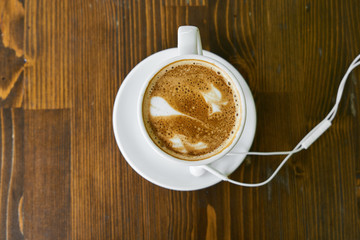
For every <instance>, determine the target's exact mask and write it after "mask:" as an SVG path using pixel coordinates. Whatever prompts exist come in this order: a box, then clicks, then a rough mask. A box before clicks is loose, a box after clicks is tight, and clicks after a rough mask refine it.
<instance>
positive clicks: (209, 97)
mask: <svg viewBox="0 0 360 240" xmlns="http://www.w3.org/2000/svg"><path fill="white" fill-rule="evenodd" d="M201 94H202V96H203V97H204V99H205V101H206V103H207V104H209V105H211V112H210V114H213V113H216V112H221V105H226V104H227V101H223V100H222V94H221V92H220V91H219V89H217V88H216V87H214V85H213V84H211V89H210V91H208V92H201Z"/></svg>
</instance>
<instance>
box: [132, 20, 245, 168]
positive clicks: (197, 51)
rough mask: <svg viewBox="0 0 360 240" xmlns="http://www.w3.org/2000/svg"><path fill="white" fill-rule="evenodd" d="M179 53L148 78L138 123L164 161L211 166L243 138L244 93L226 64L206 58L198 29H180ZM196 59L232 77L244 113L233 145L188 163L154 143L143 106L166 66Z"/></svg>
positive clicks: (158, 67)
mask: <svg viewBox="0 0 360 240" xmlns="http://www.w3.org/2000/svg"><path fill="white" fill-rule="evenodd" d="M178 52H179V55H178V56H177V57H174V58H170V59H165V60H164V61H163V62H161V63H159V64H157V65H155V67H154V72H153V73H152V74H151V75H149V76H147V77H146V78H147V80H146V81H145V84H144V86H143V88H142V89H141V91H140V95H139V98H138V106H137V116H138V123H139V126H140V129H141V132H142V134H143V136H144V138H145V139H146V140H147V142H148V144H149V145H150V146H151V147H152V148H153V149H154V151H156V152H157V153H158V154H159V155H161V156H162V158H163V159H166V160H169V161H173V162H177V163H179V164H183V165H187V166H199V165H206V164H210V163H212V162H214V161H216V160H218V159H220V158H222V157H223V156H225V155H226V154H228V153H229V152H230V151H231V149H232V148H233V147H234V146H235V145H236V143H237V142H238V140H239V138H240V137H241V134H242V132H243V129H244V125H245V120H246V103H245V97H244V93H243V90H242V88H241V86H240V84H239V80H238V79H236V77H235V75H234V74H233V73H232V72H231V71H230V70H229V69H228V68H226V67H225V66H224V64H222V63H221V62H219V61H217V60H215V59H212V58H210V57H206V56H203V55H202V46H201V38H200V33H199V29H198V28H197V27H194V26H181V27H179V29H178ZM194 59H195V60H202V61H205V62H208V63H210V64H213V65H215V66H216V67H218V68H220V69H221V70H222V71H223V72H225V73H226V74H227V75H228V76H229V77H230V79H231V81H232V83H233V85H234V86H235V88H236V89H237V90H238V92H239V95H240V104H241V109H242V111H241V123H240V127H239V128H238V130H237V132H236V133H235V136H234V137H233V140H232V142H231V144H229V145H228V146H227V147H226V148H224V149H223V150H222V151H221V152H219V153H218V154H216V155H212V156H211V157H209V158H206V159H203V160H198V161H186V160H183V159H179V158H176V157H173V156H171V155H169V154H167V153H166V152H164V151H163V150H162V149H160V148H159V147H158V146H157V145H156V144H155V143H154V142H153V140H152V139H151V138H150V136H149V134H148V132H147V130H146V127H145V124H144V120H143V112H142V111H143V110H142V104H143V98H144V94H145V91H146V89H147V86H148V84H149V82H150V81H151V79H152V78H153V77H154V76H155V75H156V74H157V73H158V72H159V71H160V70H161V69H162V68H164V67H165V66H167V65H169V64H171V63H173V62H177V61H180V60H194ZM155 64H156V63H155Z"/></svg>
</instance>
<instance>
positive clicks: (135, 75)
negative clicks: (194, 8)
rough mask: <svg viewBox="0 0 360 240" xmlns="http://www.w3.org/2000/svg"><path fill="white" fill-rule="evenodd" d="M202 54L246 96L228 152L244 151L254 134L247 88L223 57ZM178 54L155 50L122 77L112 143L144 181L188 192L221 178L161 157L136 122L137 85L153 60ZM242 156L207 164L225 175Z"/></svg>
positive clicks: (116, 105)
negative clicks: (220, 67) (241, 123)
mask: <svg viewBox="0 0 360 240" xmlns="http://www.w3.org/2000/svg"><path fill="white" fill-rule="evenodd" d="M203 54H204V55H205V56H208V57H211V58H213V59H215V60H217V61H219V62H221V63H222V64H224V65H225V66H226V67H227V68H228V69H229V70H231V72H233V73H234V75H235V77H236V78H237V79H238V80H239V83H240V85H241V87H242V89H243V91H244V95H245V99H246V110H247V114H246V121H245V126H244V131H243V134H242V136H241V137H240V139H239V141H238V143H237V144H236V145H235V147H234V148H233V150H232V151H238V152H246V151H248V150H249V149H250V147H251V144H252V142H253V139H254V136H255V128H256V110H255V103H254V99H253V96H252V94H251V91H250V89H249V87H248V85H247V84H246V82H245V80H244V79H243V77H242V76H241V75H240V73H239V72H238V71H237V70H236V69H235V68H234V67H233V66H232V65H231V64H230V63H228V62H227V61H226V60H224V59H223V58H221V57H219V56H217V55H215V54H213V53H210V52H208V51H203ZM177 55H178V50H177V48H171V49H167V50H164V51H161V52H157V53H155V54H153V55H151V56H149V57H147V58H146V59H144V60H143V61H141V62H140V63H139V64H138V65H136V67H135V68H133V69H132V70H131V72H130V73H129V74H128V75H127V76H126V78H125V79H124V81H123V83H122V85H121V87H120V89H119V91H118V93H117V96H116V99H115V103H114V111H113V127H114V134H115V138H116V142H117V144H118V146H119V148H120V151H121V153H122V155H123V156H124V158H125V159H126V161H127V162H128V163H129V164H130V166H131V167H132V168H133V169H134V170H135V171H136V172H137V173H138V174H140V175H141V176H142V177H144V178H145V179H147V180H148V181H150V182H152V183H154V184H156V185H158V186H161V187H164V188H168V189H172V190H181V191H190V190H198V189H202V188H206V187H210V186H212V185H214V184H216V183H218V182H220V181H221V180H220V179H219V178H217V177H215V176H214V175H212V174H210V173H205V174H204V175H202V176H200V177H195V176H193V175H192V174H191V173H190V171H189V168H188V167H187V166H183V165H181V164H177V163H174V162H170V161H167V160H164V159H162V157H161V156H160V155H158V154H157V153H156V152H155V151H154V150H153V149H152V148H151V147H150V146H149V145H148V144H147V142H146V140H145V138H144V137H143V135H142V133H141V131H140V128H139V126H138V121H137V112H136V109H137V101H138V96H139V94H140V90H141V87H142V86H143V84H144V81H145V80H146V77H145V76H148V75H149V74H151V73H152V72H153V69H154V63H155V64H157V63H160V62H161V61H162V60H164V59H167V58H172V57H175V56H177ZM244 158H245V155H237V156H236V155H232V156H229V155H227V156H225V157H223V158H221V159H219V160H217V161H216V162H214V163H212V164H211V166H212V167H214V168H216V169H218V170H219V171H220V172H222V173H224V174H225V175H229V174H231V173H232V172H233V171H235V170H236V169H237V168H238V167H239V166H240V164H241V163H242V161H243V160H244Z"/></svg>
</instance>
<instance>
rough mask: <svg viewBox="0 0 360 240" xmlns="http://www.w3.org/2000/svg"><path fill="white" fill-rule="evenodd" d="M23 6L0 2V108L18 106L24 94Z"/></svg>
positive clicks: (16, 2)
mask: <svg viewBox="0 0 360 240" xmlns="http://www.w3.org/2000/svg"><path fill="white" fill-rule="evenodd" d="M23 55H24V6H23V4H22V3H21V2H19V1H18V0H9V1H1V2H0V59H1V60H0V107H7V108H9V107H21V106H22V102H23V95H24V85H25V84H24V75H23V72H24V65H25V59H24V56H23Z"/></svg>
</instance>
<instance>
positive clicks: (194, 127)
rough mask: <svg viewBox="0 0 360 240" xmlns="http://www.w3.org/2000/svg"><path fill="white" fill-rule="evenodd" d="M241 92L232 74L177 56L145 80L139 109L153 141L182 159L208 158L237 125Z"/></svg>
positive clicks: (221, 147)
mask: <svg viewBox="0 0 360 240" xmlns="http://www.w3.org/2000/svg"><path fill="white" fill-rule="evenodd" d="M242 111H243V110H242V109H241V104H240V94H239V92H238V90H237V88H236V86H234V83H233V81H232V80H231V78H230V77H229V76H228V75H227V74H226V72H224V71H223V70H221V69H220V68H218V67H217V66H215V65H213V64H211V63H208V62H205V61H202V60H196V59H193V60H180V61H177V62H173V63H171V64H169V65H167V66H165V67H164V68H162V69H161V70H160V71H159V72H158V73H156V74H155V76H154V77H153V78H152V79H151V80H150V82H149V84H148V86H147V88H146V90H145V94H144V98H143V104H142V114H143V120H144V125H145V128H146V131H147V132H148V134H149V136H150V138H151V139H152V141H153V142H154V143H155V144H156V145H157V146H158V147H159V148H160V149H162V150H163V151H164V152H166V153H167V154H169V155H171V156H173V157H176V158H179V159H182V160H187V161H198V160H203V159H207V158H210V157H212V156H214V155H216V154H218V153H220V152H221V151H222V150H224V149H225V148H227V147H228V146H229V145H230V144H231V143H232V142H233V140H234V138H235V136H236V133H237V131H238V130H239V128H240V124H241V120H242V119H241V116H242V115H241V113H242Z"/></svg>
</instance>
